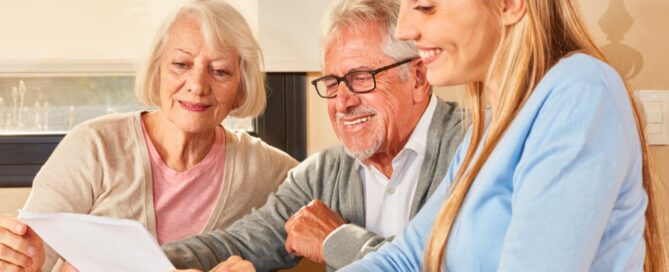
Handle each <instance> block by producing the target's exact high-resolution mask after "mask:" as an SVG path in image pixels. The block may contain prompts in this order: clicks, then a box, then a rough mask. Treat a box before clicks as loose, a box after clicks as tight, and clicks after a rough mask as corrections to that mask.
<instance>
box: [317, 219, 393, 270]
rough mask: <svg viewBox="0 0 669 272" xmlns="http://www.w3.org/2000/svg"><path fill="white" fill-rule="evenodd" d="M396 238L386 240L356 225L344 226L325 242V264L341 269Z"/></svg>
mask: <svg viewBox="0 0 669 272" xmlns="http://www.w3.org/2000/svg"><path fill="white" fill-rule="evenodd" d="M394 237H395V236H391V237H388V238H384V237H381V236H378V235H376V233H373V232H371V231H369V230H367V229H365V228H363V227H361V226H358V225H355V224H345V225H342V226H340V227H339V228H337V229H336V230H335V231H333V232H332V233H331V234H330V235H329V236H328V237H327V238H326V239H325V241H324V242H323V254H324V255H325V256H324V257H325V263H326V264H327V265H328V266H329V267H331V268H334V269H340V268H342V267H343V266H345V265H347V264H350V263H352V262H354V261H356V260H358V259H361V258H362V257H364V256H365V255H366V254H367V253H369V252H373V251H376V250H378V249H379V248H380V247H381V246H383V245H384V244H386V243H388V242H390V241H392V239H393V238H394Z"/></svg>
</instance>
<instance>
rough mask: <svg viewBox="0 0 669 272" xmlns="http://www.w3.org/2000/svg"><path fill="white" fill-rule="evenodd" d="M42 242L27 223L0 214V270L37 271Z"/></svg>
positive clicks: (41, 255)
mask: <svg viewBox="0 0 669 272" xmlns="http://www.w3.org/2000/svg"><path fill="white" fill-rule="evenodd" d="M44 257H45V256H44V243H43V242H42V239H41V238H40V237H39V236H37V234H36V233H35V232H34V231H33V230H32V229H31V228H30V227H28V225H26V224H24V223H21V222H20V221H18V220H17V219H16V218H15V217H13V216H10V215H0V271H39V269H40V267H41V266H42V264H43V263H44Z"/></svg>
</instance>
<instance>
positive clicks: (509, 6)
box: [501, 0, 550, 26]
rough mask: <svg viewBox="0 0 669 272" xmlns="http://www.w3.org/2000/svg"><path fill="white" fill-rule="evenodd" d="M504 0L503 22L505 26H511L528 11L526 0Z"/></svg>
mask: <svg viewBox="0 0 669 272" xmlns="http://www.w3.org/2000/svg"><path fill="white" fill-rule="evenodd" d="M501 1H502V3H501V4H502V7H501V8H502V13H501V15H502V16H501V19H502V24H503V25H505V26H511V25H514V24H516V23H518V21H520V20H521V19H523V17H524V16H525V13H526V12H527V4H526V3H525V2H526V0H501ZM549 1H550V0H549Z"/></svg>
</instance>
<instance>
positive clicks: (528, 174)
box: [498, 83, 645, 271]
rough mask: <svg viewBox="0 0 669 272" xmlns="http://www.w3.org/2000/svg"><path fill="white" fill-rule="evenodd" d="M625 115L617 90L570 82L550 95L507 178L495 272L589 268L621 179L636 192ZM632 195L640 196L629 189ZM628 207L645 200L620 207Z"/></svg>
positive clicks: (633, 134)
mask: <svg viewBox="0 0 669 272" xmlns="http://www.w3.org/2000/svg"><path fill="white" fill-rule="evenodd" d="M616 92H617V93H616ZM616 95H617V96H616ZM575 97H576V98H578V99H574V98H575ZM617 98H622V99H618V100H616V99H617ZM631 116H632V114H631V110H630V107H629V100H628V99H627V97H626V94H625V91H624V88H622V87H619V88H618V89H617V90H612V89H609V88H608V87H607V86H606V85H605V84H592V83H591V84H587V83H580V84H576V83H571V84H569V85H568V86H567V87H566V88H564V89H560V90H558V91H555V92H553V96H552V97H549V98H548V99H547V101H546V102H545V104H544V106H543V107H542V109H541V111H540V112H539V113H538V115H537V117H536V121H535V123H534V125H533V128H532V132H531V133H530V134H529V136H528V137H527V139H526V142H525V151H524V152H523V153H524V155H523V156H522V157H521V160H520V161H519V163H518V167H517V169H516V170H515V172H514V178H513V187H514V195H513V199H512V214H513V216H512V217H511V222H510V224H509V227H508V230H507V232H506V237H505V240H504V246H503V248H502V251H501V255H500V264H499V270H498V271H530V270H533V271H587V270H590V269H593V268H592V265H593V260H594V259H595V254H596V252H597V249H598V247H599V245H600V243H602V242H601V240H602V237H604V235H605V229H606V226H607V222H609V220H611V218H610V216H611V214H612V211H613V209H614V205H615V204H616V199H617V198H618V197H619V196H620V195H621V188H622V186H623V184H624V183H625V180H627V179H629V180H631V181H633V182H630V184H637V185H638V186H640V182H639V180H640V179H641V176H640V173H641V168H640V167H641V163H640V162H641V158H640V156H641V152H640V145H639V139H638V134H637V130H636V126H635V125H634V121H633V120H630V118H631ZM635 191H636V192H643V190H642V189H641V188H638V190H629V192H635ZM633 194H636V193H633ZM635 199H645V194H643V193H639V194H638V198H636V197H635ZM631 203H645V201H628V203H627V204H626V205H630V206H631V205H632V204H631ZM643 210H644V209H638V211H640V212H639V213H640V215H639V217H641V218H643V215H642V214H643ZM641 222H642V221H641ZM639 226H643V223H641V224H640V225H639ZM630 239H633V238H632V237H630ZM637 268H638V269H639V270H642V267H637ZM607 270H608V271H616V270H617V269H613V268H610V269H607ZM624 270H625V271H633V270H636V268H630V267H628V268H627V269H624Z"/></svg>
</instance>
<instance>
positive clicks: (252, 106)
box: [135, 0, 266, 118]
mask: <svg viewBox="0 0 669 272" xmlns="http://www.w3.org/2000/svg"><path fill="white" fill-rule="evenodd" d="M185 15H195V16H197V17H198V18H199V19H200V21H201V25H200V28H201V30H202V33H204V34H203V35H204V40H205V42H206V43H207V46H209V47H211V48H214V49H215V50H216V51H219V52H220V51H225V50H233V51H235V53H237V55H239V70H240V73H241V75H240V77H241V81H240V84H239V85H240V86H239V91H240V92H241V95H242V96H243V97H242V100H241V101H240V103H238V104H237V105H235V109H233V110H232V111H231V112H230V115H231V116H235V117H241V118H243V117H256V116H258V115H259V114H260V113H262V111H263V110H264V109H265V104H266V97H265V74H264V73H263V71H262V67H263V59H262V52H261V50H260V45H258V42H257V41H256V39H255V38H254V37H253V33H252V32H251V28H250V27H249V26H248V24H247V23H246V21H245V20H244V17H242V15H241V14H239V12H238V11H237V10H235V8H233V7H232V6H230V5H229V4H228V3H226V2H225V1H222V0H190V1H188V2H187V3H185V4H184V5H183V6H182V7H181V8H180V9H178V10H177V11H176V12H175V13H173V14H172V15H170V16H168V17H167V18H166V19H165V21H163V24H162V26H161V27H160V29H159V30H158V33H157V34H156V36H155V38H154V40H153V43H152V46H151V52H150V54H149V57H148V58H147V59H146V60H145V63H144V64H143V66H142V67H141V68H140V70H139V71H138V73H137V79H136V81H135V93H136V95H137V98H138V99H139V100H140V101H141V102H143V103H145V104H147V105H150V106H157V105H159V104H160V59H161V58H162V56H163V53H164V51H165V46H166V44H167V40H168V38H169V34H170V31H171V30H172V27H173V26H174V24H175V22H176V21H177V20H178V19H180V18H181V17H183V16H185Z"/></svg>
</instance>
